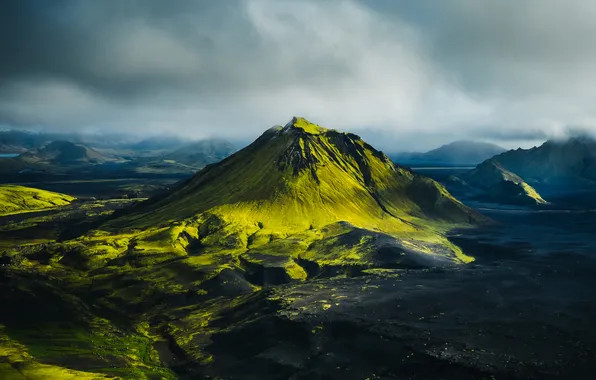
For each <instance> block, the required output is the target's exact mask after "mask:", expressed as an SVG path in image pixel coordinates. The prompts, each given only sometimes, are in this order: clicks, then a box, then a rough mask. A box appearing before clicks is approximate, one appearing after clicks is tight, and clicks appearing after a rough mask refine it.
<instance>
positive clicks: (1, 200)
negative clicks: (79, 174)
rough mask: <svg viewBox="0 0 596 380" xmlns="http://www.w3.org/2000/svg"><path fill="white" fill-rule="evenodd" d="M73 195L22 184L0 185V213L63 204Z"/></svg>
mask: <svg viewBox="0 0 596 380" xmlns="http://www.w3.org/2000/svg"><path fill="white" fill-rule="evenodd" d="M73 200H74V198H73V197H71V196H68V195H65V194H59V193H54V192H51V191H46V190H40V189H33V188H30V187H24V186H13V185H2V186H0V215H6V214H12V213H19V212H26V211H37V210H43V209H47V208H52V207H58V206H65V205H68V204H69V203H70V202H72V201H73Z"/></svg>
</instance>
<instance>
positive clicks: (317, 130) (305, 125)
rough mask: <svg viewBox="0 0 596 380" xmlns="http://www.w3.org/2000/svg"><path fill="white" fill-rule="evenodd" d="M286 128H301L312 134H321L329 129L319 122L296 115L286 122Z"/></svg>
mask: <svg viewBox="0 0 596 380" xmlns="http://www.w3.org/2000/svg"><path fill="white" fill-rule="evenodd" d="M284 130H300V131H302V132H305V133H307V134H310V135H320V134H323V133H325V132H327V131H328V129H326V128H323V127H321V126H319V125H317V124H314V123H311V122H310V121H308V120H306V119H305V118H303V117H297V116H294V117H293V118H292V120H291V121H290V122H289V123H288V124H286V126H285V127H284Z"/></svg>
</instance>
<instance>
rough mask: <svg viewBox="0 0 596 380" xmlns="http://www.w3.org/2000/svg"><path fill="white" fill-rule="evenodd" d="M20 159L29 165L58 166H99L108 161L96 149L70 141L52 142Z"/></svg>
mask: <svg viewBox="0 0 596 380" xmlns="http://www.w3.org/2000/svg"><path fill="white" fill-rule="evenodd" d="M18 159H19V160H22V161H25V162H28V163H38V162H39V163H50V164H58V165H62V164H77V163H91V164H98V163H102V162H104V161H106V157H104V156H103V155H102V154H101V153H99V152H98V151H96V150H95V149H92V148H89V147H87V146H85V145H82V144H75V143H73V142H70V141H54V142H51V143H49V144H48V145H46V146H44V147H43V148H41V149H37V150H34V151H31V152H27V153H24V154H22V155H20V156H19V157H18Z"/></svg>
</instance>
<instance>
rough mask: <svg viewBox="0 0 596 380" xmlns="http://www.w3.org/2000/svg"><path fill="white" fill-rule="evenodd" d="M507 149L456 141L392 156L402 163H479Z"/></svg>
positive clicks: (480, 143)
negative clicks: (428, 149)
mask: <svg viewBox="0 0 596 380" xmlns="http://www.w3.org/2000/svg"><path fill="white" fill-rule="evenodd" d="M505 151H506V149H504V148H502V147H500V146H498V145H494V144H490V143H485V142H479V141H466V140H461V141H454V142H452V143H449V144H446V145H443V146H441V147H439V148H437V149H433V150H431V151H428V152H426V153H399V154H396V155H393V156H392V158H393V159H394V160H395V161H396V162H399V163H401V164H405V165H416V164H426V165H428V164H431V165H449V166H453V165H464V166H465V165H477V164H479V163H481V162H482V161H484V160H487V159H489V158H491V157H493V156H495V155H497V154H501V153H503V152H505Z"/></svg>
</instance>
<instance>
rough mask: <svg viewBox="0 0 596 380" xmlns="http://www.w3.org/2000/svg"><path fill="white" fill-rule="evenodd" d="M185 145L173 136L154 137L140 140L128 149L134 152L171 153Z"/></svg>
mask: <svg viewBox="0 0 596 380" xmlns="http://www.w3.org/2000/svg"><path fill="white" fill-rule="evenodd" d="M184 145H185V141H184V140H183V139H182V138H180V137H174V136H154V137H149V138H147V139H144V140H141V141H139V142H136V143H134V144H131V145H129V146H128V147H129V148H130V149H132V150H136V151H164V150H165V151H172V150H174V149H178V148H180V147H182V146H184Z"/></svg>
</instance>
